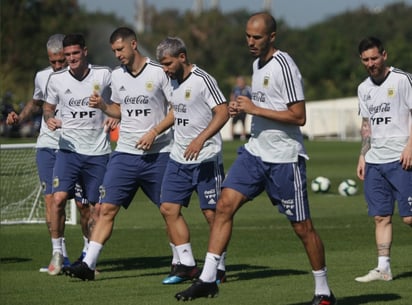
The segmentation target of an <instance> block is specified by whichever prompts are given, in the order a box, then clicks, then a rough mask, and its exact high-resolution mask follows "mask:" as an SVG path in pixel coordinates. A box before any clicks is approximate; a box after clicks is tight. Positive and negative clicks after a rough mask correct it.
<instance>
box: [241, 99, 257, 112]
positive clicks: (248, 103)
mask: <svg viewBox="0 0 412 305" xmlns="http://www.w3.org/2000/svg"><path fill="white" fill-rule="evenodd" d="M236 103H237V109H238V111H239V112H246V113H249V114H253V111H254V110H255V109H256V108H257V107H256V106H255V104H253V102H252V100H251V99H250V98H248V97H247V96H243V95H239V96H238V97H237V99H236Z"/></svg>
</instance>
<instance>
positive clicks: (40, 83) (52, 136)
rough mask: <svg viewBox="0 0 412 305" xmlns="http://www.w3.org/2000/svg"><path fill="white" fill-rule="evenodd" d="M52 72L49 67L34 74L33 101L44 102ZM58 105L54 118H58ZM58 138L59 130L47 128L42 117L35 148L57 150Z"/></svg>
mask: <svg viewBox="0 0 412 305" xmlns="http://www.w3.org/2000/svg"><path fill="white" fill-rule="evenodd" d="M52 72H53V68H52V67H51V66H49V67H47V68H46V69H43V70H41V71H39V72H37V73H36V76H35V78H34V92H33V100H38V101H44V100H45V97H44V94H45V92H46V85H47V80H48V79H49V76H50V74H51V73H52ZM58 108H59V105H57V107H56V114H55V115H56V117H57V118H59V117H60V112H59V109H58ZM59 137H60V130H59V129H57V130H55V131H51V130H50V129H49V128H48V127H47V124H46V122H45V121H44V118H43V117H42V120H41V125H40V132H39V136H38V137H37V142H36V147H37V148H51V149H58V148H59Z"/></svg>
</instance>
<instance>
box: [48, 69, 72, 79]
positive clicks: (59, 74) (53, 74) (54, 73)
mask: <svg viewBox="0 0 412 305" xmlns="http://www.w3.org/2000/svg"><path fill="white" fill-rule="evenodd" d="M68 71H69V69H68V68H67V67H66V68H63V69H61V70H58V71H53V70H52V71H51V73H50V76H49V78H51V77H64V75H65V73H68Z"/></svg>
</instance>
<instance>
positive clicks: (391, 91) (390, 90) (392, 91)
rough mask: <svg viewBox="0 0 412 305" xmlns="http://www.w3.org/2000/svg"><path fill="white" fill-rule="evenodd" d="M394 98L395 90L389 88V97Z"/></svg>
mask: <svg viewBox="0 0 412 305" xmlns="http://www.w3.org/2000/svg"><path fill="white" fill-rule="evenodd" d="M394 96H395V89H394V88H388V97H394Z"/></svg>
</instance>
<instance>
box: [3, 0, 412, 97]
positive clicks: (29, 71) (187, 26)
mask: <svg viewBox="0 0 412 305" xmlns="http://www.w3.org/2000/svg"><path fill="white" fill-rule="evenodd" d="M120 5H121V4H120ZM251 13H253V12H249V11H246V10H238V11H234V12H230V13H225V14H223V13H222V12H221V11H219V10H209V11H206V12H204V13H202V14H201V15H199V16H197V15H194V14H193V13H192V12H190V11H187V12H183V13H182V12H179V11H178V10H164V11H157V10H156V9H155V8H154V7H150V8H149V10H148V12H147V14H146V28H148V29H149V30H148V31H146V32H145V33H142V34H138V44H139V48H140V49H141V51H142V52H143V53H144V54H147V55H149V56H150V57H152V58H153V59H155V57H154V55H155V49H156V46H157V44H158V43H159V42H160V41H161V40H162V39H163V38H165V37H166V36H179V37H181V38H182V39H183V40H184V41H185V42H186V44H187V47H188V52H189V54H188V55H189V59H190V60H191V62H192V63H196V64H197V65H198V66H200V67H202V68H204V69H206V70H207V71H208V72H210V73H211V74H212V75H213V76H214V77H215V78H216V79H217V81H218V82H219V84H220V86H221V88H222V90H223V91H224V92H225V94H226V96H227V97H228V96H229V93H230V90H231V88H232V85H233V83H234V79H235V76H237V75H245V76H246V77H248V76H250V74H251V64H252V60H253V59H252V58H251V56H250V55H249V52H248V49H247V46H246V42H245V24H246V21H247V19H248V18H249V16H250V14H251ZM410 16H412V6H411V5H407V4H406V3H404V2H398V3H394V4H391V5H388V6H386V7H385V8H384V9H383V10H381V11H370V10H369V9H367V8H364V7H361V8H360V9H357V10H354V11H348V12H345V13H342V14H339V15H335V16H332V17H330V18H328V19H326V20H324V21H322V22H319V23H317V24H314V25H311V26H309V27H306V28H303V29H297V28H293V27H290V26H289V25H288V24H287V23H286V22H285V21H284V20H281V19H280V20H277V22H278V30H277V36H276V42H275V44H276V47H277V48H278V49H281V50H283V51H286V52H288V53H289V54H290V55H291V56H292V57H293V58H294V59H295V61H296V63H297V64H298V66H299V68H300V70H301V73H302V75H303V78H304V83H305V94H306V99H307V100H308V101H311V100H322V99H331V98H340V97H347V96H354V95H356V88H357V85H358V84H359V83H360V82H361V81H362V80H363V79H364V78H365V77H366V74H365V71H364V69H363V67H362V66H361V65H360V61H359V55H358V53H357V45H358V42H359V41H360V40H361V39H362V38H363V37H365V36H369V35H374V36H377V37H380V38H381V39H382V40H383V42H384V43H385V45H386V49H387V51H388V54H389V58H388V61H389V63H390V64H391V65H394V66H397V67H399V68H401V69H403V70H405V71H409V72H412V43H411V42H412V27H411V26H410V21H409V18H410ZM119 26H129V27H133V25H130V24H127V23H126V22H125V21H124V20H121V19H119V18H118V17H116V16H115V15H114V14H104V13H101V12H96V13H89V12H86V11H85V9H84V8H83V7H81V6H80V5H79V4H78V2H77V0H20V1H15V0H2V1H1V46H0V48H1V58H0V78H1V82H0V97H1V96H4V95H5V94H6V93H7V92H12V93H13V97H14V99H13V101H14V102H15V103H17V102H19V101H26V100H27V99H29V98H31V95H32V90H33V77H34V74H35V72H36V71H38V70H40V69H42V68H44V67H45V66H47V65H48V61H47V55H46V41H47V38H48V37H49V36H50V35H52V34H54V33H73V32H80V33H83V34H84V35H85V38H86V42H87V45H88V48H89V56H90V61H91V62H92V63H94V64H100V65H108V66H110V67H114V66H116V65H117V64H118V62H117V60H116V59H115V58H114V56H113V53H112V51H111V49H110V44H109V42H108V40H109V36H110V34H111V32H112V31H113V30H114V29H115V28H117V27H119Z"/></svg>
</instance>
